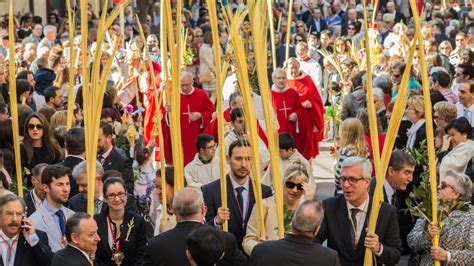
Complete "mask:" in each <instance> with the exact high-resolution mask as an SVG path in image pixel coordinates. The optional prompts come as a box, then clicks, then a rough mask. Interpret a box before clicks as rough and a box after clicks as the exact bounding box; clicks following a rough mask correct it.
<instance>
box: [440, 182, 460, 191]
mask: <svg viewBox="0 0 474 266" xmlns="http://www.w3.org/2000/svg"><path fill="white" fill-rule="evenodd" d="M448 187H449V188H451V189H452V190H453V191H456V190H454V188H453V186H451V185H450V184H448V183H447V182H446V181H441V182H440V183H439V188H440V189H445V188H448Z"/></svg>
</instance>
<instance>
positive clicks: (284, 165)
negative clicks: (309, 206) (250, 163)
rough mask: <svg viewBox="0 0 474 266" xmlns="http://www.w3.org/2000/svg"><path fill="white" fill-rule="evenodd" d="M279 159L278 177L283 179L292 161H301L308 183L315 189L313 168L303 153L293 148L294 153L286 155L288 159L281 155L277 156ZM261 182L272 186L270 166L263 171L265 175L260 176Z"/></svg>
mask: <svg viewBox="0 0 474 266" xmlns="http://www.w3.org/2000/svg"><path fill="white" fill-rule="evenodd" d="M279 161H280V177H281V178H282V179H283V177H284V175H285V172H286V170H287V169H288V168H289V167H290V166H291V165H292V164H293V163H294V162H297V161H299V162H301V163H302V164H303V165H304V166H305V168H306V171H308V175H309V176H308V178H309V182H308V183H309V184H310V185H311V186H312V187H314V188H315V189H316V183H315V182H314V177H313V168H312V167H311V163H309V161H308V160H306V158H304V157H303V155H302V154H301V153H300V152H299V151H297V150H296V149H294V153H293V154H292V155H291V156H290V157H288V159H286V160H283V159H281V157H280V158H279ZM262 183H263V184H264V185H267V186H270V187H272V188H273V175H272V170H271V167H268V169H267V171H266V172H265V175H264V176H263V178H262Z"/></svg>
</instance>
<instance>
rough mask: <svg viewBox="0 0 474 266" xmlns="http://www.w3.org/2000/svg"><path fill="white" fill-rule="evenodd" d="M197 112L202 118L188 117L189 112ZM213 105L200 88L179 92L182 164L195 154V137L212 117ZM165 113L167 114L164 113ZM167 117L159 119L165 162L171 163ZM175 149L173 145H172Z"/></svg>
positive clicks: (190, 159)
mask: <svg viewBox="0 0 474 266" xmlns="http://www.w3.org/2000/svg"><path fill="white" fill-rule="evenodd" d="M192 112H199V113H201V115H202V118H201V119H199V120H196V121H191V120H190V119H189V113H192ZM213 112H214V105H213V104H212V102H211V100H209V97H208V96H207V94H206V93H205V92H204V91H203V90H200V89H197V88H194V91H193V92H192V93H191V94H188V95H184V94H182V93H181V112H180V113H181V118H180V119H181V141H182V149H183V155H184V158H183V159H184V166H186V164H188V163H189V162H191V161H192V160H193V159H194V156H196V153H197V149H196V137H197V136H198V135H199V134H201V133H203V132H204V128H206V127H207V126H208V125H209V123H210V121H211V118H212V113H213ZM166 115H167V114H166ZM168 119H169V118H168V117H166V118H165V119H163V120H161V121H162V122H163V123H162V125H163V138H164V144H165V151H164V152H165V159H166V163H167V164H173V159H172V158H173V157H172V151H171V136H170V128H169V120H168ZM173 149H175V147H173Z"/></svg>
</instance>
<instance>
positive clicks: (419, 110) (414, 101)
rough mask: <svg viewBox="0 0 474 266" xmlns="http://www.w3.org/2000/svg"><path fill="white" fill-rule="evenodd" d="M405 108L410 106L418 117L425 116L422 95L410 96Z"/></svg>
mask: <svg viewBox="0 0 474 266" xmlns="http://www.w3.org/2000/svg"><path fill="white" fill-rule="evenodd" d="M407 108H412V109H413V110H415V113H416V115H417V116H418V117H419V118H425V102H424V99H423V96H421V95H412V96H410V97H409V98H408V101H407Z"/></svg>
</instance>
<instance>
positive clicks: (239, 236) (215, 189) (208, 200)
mask: <svg viewBox="0 0 474 266" xmlns="http://www.w3.org/2000/svg"><path fill="white" fill-rule="evenodd" d="M202 191H203V194H204V203H205V204H206V206H207V213H206V222H207V224H209V225H214V218H215V217H216V216H217V209H218V208H219V207H221V204H222V199H221V187H220V180H219V179H218V180H215V181H213V182H211V183H209V184H207V185H205V186H203V187H202ZM271 196H272V190H271V188H270V187H269V186H265V185H262V197H263V198H268V197H271ZM248 203H249V204H248V208H247V214H246V215H245V220H244V221H243V220H242V215H241V213H240V210H239V207H238V203H237V199H236V197H235V194H234V190H233V188H232V183H231V181H230V177H229V175H227V204H228V208H229V210H230V220H229V233H232V234H233V235H234V236H235V238H236V240H237V244H238V246H239V248H240V249H242V240H243V238H244V236H245V231H246V230H247V223H248V220H249V218H250V214H251V212H252V209H253V206H254V204H255V196H254V192H253V185H252V181H251V180H249V202H248Z"/></svg>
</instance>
